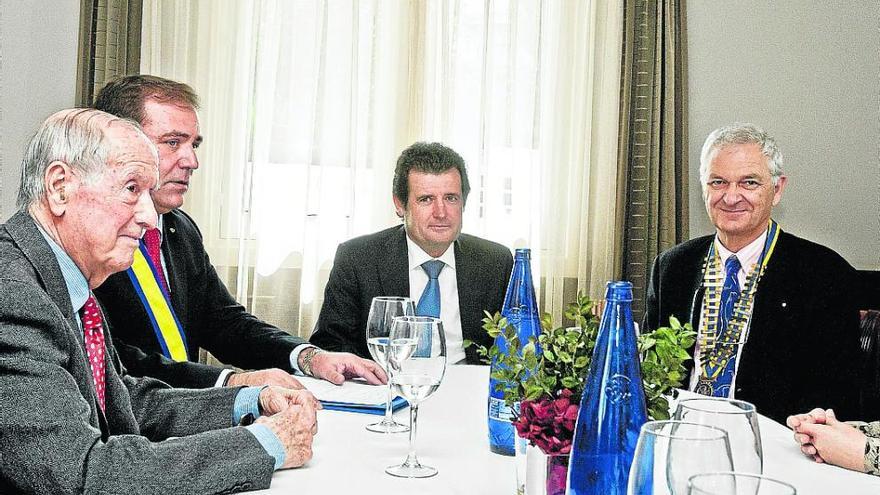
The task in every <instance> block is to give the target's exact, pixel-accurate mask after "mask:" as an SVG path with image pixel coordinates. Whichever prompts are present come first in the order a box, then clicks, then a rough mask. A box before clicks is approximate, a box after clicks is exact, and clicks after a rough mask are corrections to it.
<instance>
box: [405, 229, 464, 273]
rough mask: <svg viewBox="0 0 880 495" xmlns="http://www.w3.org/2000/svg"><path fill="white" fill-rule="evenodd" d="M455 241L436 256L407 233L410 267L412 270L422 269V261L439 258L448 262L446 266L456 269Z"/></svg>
mask: <svg viewBox="0 0 880 495" xmlns="http://www.w3.org/2000/svg"><path fill="white" fill-rule="evenodd" d="M454 245H455V243H454V242H453V243H451V244H450V245H449V247H448V248H446V251H444V252H443V254H441V255H440V256H438V257H437V258H434V257H433V256H431V255H430V254H428V253H426V252H425V250H424V249H422V248H421V247H419V245H418V244H416V243H415V241H413V240H412V239H410V238H409V234H407V235H406V249H407V254H408V256H409V269H410V271H412V270H415V269H416V268H418V269H421V268H422V263H424V262H426V261H429V260H433V259H437V260H440V261H442V262H443V263H446V266H448V267H451V268H452V269H453V270H455V248H454V247H453V246H454Z"/></svg>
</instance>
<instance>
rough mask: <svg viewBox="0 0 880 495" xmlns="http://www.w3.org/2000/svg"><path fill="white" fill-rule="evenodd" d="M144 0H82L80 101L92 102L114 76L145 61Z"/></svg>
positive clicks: (136, 70)
mask: <svg viewBox="0 0 880 495" xmlns="http://www.w3.org/2000/svg"><path fill="white" fill-rule="evenodd" d="M142 14H143V1H142V0H81V8H80V27H79V61H78V64H77V87H76V101H77V104H78V105H79V106H82V107H86V106H89V105H91V104H92V99H93V98H94V95H95V93H96V92H97V91H98V90H100V89H101V88H102V87H103V86H104V83H106V82H107V81H109V80H110V79H112V78H114V77H116V76H119V75H125V74H137V73H139V72H140V65H141V18H142Z"/></svg>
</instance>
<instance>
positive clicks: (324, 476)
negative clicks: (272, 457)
mask: <svg viewBox="0 0 880 495" xmlns="http://www.w3.org/2000/svg"><path fill="white" fill-rule="evenodd" d="M487 386H488V368H487V367H485V366H450V367H449V368H448V369H447V371H446V376H445V378H444V380H443V383H442V385H441V386H440V388H439V389H438V390H437V392H436V393H435V394H434V396H432V397H431V398H429V399H428V400H427V401H425V402H424V404H422V406H420V408H419V422H418V438H417V445H416V447H417V452H418V454H419V458H420V459H421V461H422V462H423V463H425V464H429V465H431V466H434V467H436V468H437V469H439V470H440V473H439V474H438V475H437V476H434V477H433V478H427V479H418V480H415V479H400V478H395V477H392V476H389V475H387V474H385V467H386V466H389V465H391V464H395V463H399V462H401V461H403V459H404V458H405V457H406V452H407V439H408V434H407V433H399V434H392V435H385V434H379V433H371V432H369V431H367V430H365V429H364V425H366V424H367V423H368V422H372V421H375V420H377V419H378V418H379V417H378V416H370V415H365V414H355V413H344V412H337V411H321V412H319V413H318V428H319V432H318V436H317V437H315V443H314V457H313V458H312V460H311V461H309V463H308V464H307V465H306V466H304V467H302V468H299V469H291V470H287V471H280V472H277V473H275V476H274V478H273V479H272V487H271V489H269V490H266V491H264V492H262V493H272V494H282V493H283V494H312V493H326V494H337V493H339V494H344V493H353V494H364V495H367V494H377V495H393V494H413V495H415V494H419V495H422V494H435V493H436V494H463V495H464V494H467V495H473V494H479V495H494V494H498V495H502V494H503V495H512V494H513V493H514V484H515V482H514V480H515V473H514V465H513V458H512V457H504V456H500V455H496V454H492V453H491V452H489V446H488V441H487V434H486V392H487ZM408 415H409V413H408V409H404V410H402V411H399V412H398V413H397V417H399V418H401V419H402V420H404V421H408V419H407V418H408ZM760 425H761V436H762V440H763V444H764V473H765V474H767V475H768V476H772V477H776V478H780V479H783V480H785V481H788V482H789V483H791V484H793V485H794V486H796V487H797V489H798V494H799V495H824V494H840V495H861V494H865V495H868V494H880V478H878V477H874V476H869V475H866V474H859V473H855V472H852V471H847V470H845V469H841V468H837V467H833V466H827V465H821V464H816V463H814V462H813V461H811V460H809V459H807V458H806V457H804V456H803V455H801V453H800V451H799V450H798V448H797V445H796V444H795V443H794V440H793V439H792V437H791V433H790V431H789V430H788V429H787V428H786V427H785V426H782V425H780V424H778V423H776V422H774V421H771V420H769V419H766V418H763V417H762V418H761V422H760Z"/></svg>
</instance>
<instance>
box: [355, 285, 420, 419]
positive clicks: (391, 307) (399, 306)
mask: <svg viewBox="0 0 880 495" xmlns="http://www.w3.org/2000/svg"><path fill="white" fill-rule="evenodd" d="M414 314H416V310H415V306H414V305H413V302H412V299H410V298H408V297H390V296H388V297H386V296H380V297H374V298H373V302H372V303H371V304H370V315H369V316H368V317H367V349H369V350H370V355H371V356H373V361H376V362H377V363H379V365H380V366H382V368H384V369H385V373H386V374H387V375H388V399H387V401H386V403H385V417H384V418H382V421H379V422H378V423H371V424H368V425H367V429H368V430H370V431H375V432H377V433H401V432H404V431H409V426H407V425H405V424H401V423H398V422H397V421H395V420H394V415H393V414H392V413H393V412H394V411H393V410H392V404H391V401H392V399H393V398H394V397H393V392H394V390H393V388H392V385H391V370H390V369H388V360H387V356H386V352H387V349H388V334H389V333H390V332H391V323H392V321H393V320H394V318H395V317H397V316H406V315H414Z"/></svg>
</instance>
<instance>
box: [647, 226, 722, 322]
mask: <svg viewBox="0 0 880 495" xmlns="http://www.w3.org/2000/svg"><path fill="white" fill-rule="evenodd" d="M713 242H715V236H709V237H708V242H705V243H700V244H701V247H700V248H698V249H697V252H696V255H695V256H693V257H692V258H691V260H690V264H689V265H688V266H686V267H684V269H683V270H682V272H681V273H682V274H683V276H684V277H685V280H683V283H684V284H686V285H685V287H690V288H691V289H690V290H689V291H688V293H689V294H692V297H691V300H690V313H688V316H690V322H691V325H693V327H694V330H696V329H697V328H699V324H700V308H701V307H702V304H703V296H704V295H705V290H704V288H703V263H704V262H705V261H706V256H707V255H708V254H709V246H710V245H711V244H712V243H713ZM683 316H684V315H683ZM668 323H669V322H665V321H661V322H660V325H667V324H668Z"/></svg>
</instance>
